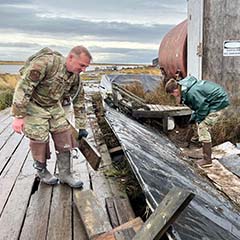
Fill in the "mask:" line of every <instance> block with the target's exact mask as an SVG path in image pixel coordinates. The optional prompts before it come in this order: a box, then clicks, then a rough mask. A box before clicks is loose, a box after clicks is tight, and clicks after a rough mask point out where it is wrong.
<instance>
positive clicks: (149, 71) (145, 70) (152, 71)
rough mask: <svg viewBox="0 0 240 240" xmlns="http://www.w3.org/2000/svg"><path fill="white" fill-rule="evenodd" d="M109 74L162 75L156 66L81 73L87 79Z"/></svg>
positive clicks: (84, 79) (83, 78)
mask: <svg viewBox="0 0 240 240" xmlns="http://www.w3.org/2000/svg"><path fill="white" fill-rule="evenodd" d="M108 74H152V75H159V76H161V71H160V69H159V68H155V67H136V68H123V69H121V70H108V69H107V70H101V71H96V72H94V73H93V72H84V73H82V74H81V79H82V80H83V81H86V80H101V77H102V75H108Z"/></svg>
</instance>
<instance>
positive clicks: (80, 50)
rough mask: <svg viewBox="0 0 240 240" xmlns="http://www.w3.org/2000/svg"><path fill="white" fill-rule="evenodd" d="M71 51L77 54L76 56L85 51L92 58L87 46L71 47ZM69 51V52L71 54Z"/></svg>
mask: <svg viewBox="0 0 240 240" xmlns="http://www.w3.org/2000/svg"><path fill="white" fill-rule="evenodd" d="M70 53H73V54H75V55H76V56H79V55H80V54H81V53H84V54H85V55H86V56H88V57H89V59H90V60H92V55H91V54H90V52H89V51H88V49H87V48H85V47H84V46H81V45H80V46H76V47H74V48H72V49H71V51H70ZM70 53H69V54H70Z"/></svg>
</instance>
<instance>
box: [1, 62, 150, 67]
mask: <svg viewBox="0 0 240 240" xmlns="http://www.w3.org/2000/svg"><path fill="white" fill-rule="evenodd" d="M23 64H24V61H1V60H0V65H23ZM90 65H92V66H139V67H147V66H149V65H151V64H142V63H141V64H138V63H91V64H90Z"/></svg>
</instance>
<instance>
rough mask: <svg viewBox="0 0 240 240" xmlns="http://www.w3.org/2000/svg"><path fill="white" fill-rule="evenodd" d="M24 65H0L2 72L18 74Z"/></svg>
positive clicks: (0, 71)
mask: <svg viewBox="0 0 240 240" xmlns="http://www.w3.org/2000/svg"><path fill="white" fill-rule="evenodd" d="M21 67H22V65H0V73H11V74H16V73H18V70H19V69H20V68H21Z"/></svg>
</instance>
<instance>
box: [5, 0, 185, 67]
mask: <svg viewBox="0 0 240 240" xmlns="http://www.w3.org/2000/svg"><path fill="white" fill-rule="evenodd" d="M0 16H1V20H0V60H25V59H26V58H27V57H28V56H29V55H31V54H33V53H34V52H36V51H38V50H40V49H41V48H42V47H46V46H48V47H50V48H52V49H54V50H58V51H60V52H61V53H62V54H64V55H66V54H67V53H68V51H69V49H70V48H72V47H73V46H75V45H84V46H86V47H87V48H88V49H89V50H90V51H91V53H92V55H93V61H94V62H102V63H103V62H111V63H113V62H114V63H150V62H151V60H152V59H153V58H155V57H157V54H158V48H159V43H160V42H161V39H162V38H163V36H164V34H165V33H167V32H168V31H169V30H170V29H171V28H172V27H173V26H174V25H176V24H178V23H180V22H181V21H183V20H184V19H185V18H186V17H187V0H171V1H170V0H148V1H147V0H105V1H100V0H98V1H97V0H85V1H82V0H41V1H35V0H20V1H18V0H13V1H2V0H0Z"/></svg>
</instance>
